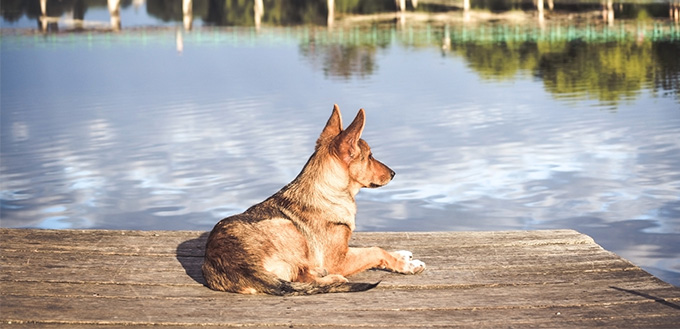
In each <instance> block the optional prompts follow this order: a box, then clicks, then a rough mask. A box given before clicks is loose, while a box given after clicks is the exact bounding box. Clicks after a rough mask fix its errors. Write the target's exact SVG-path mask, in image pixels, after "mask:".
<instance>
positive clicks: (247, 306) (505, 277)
mask: <svg viewBox="0 0 680 329" xmlns="http://www.w3.org/2000/svg"><path fill="white" fill-rule="evenodd" d="M206 236H207V234H206V233H205V232H188V231H102V230H85V231H75V230H24V229H0V266H2V267H1V270H2V272H1V273H0V297H1V300H0V326H1V327H3V328H118V327H126V328H129V327H148V326H152V325H153V326H157V327H159V328H180V327H181V328H198V327H217V328H219V327H265V326H266V327H274V328H294V327H325V328H346V327H386V328H399V327H407V328H416V327H462V328H465V327H471V328H504V327H515V328H528V327H550V328H562V327H574V328H584V327H612V328H614V327H616V328H624V327H625V328H631V327H639V328H653V327H657V328H673V327H675V328H678V327H680V288H677V287H674V286H672V285H670V284H667V283H664V282H662V281H660V280H659V279H657V278H655V277H653V276H652V275H650V274H648V273H646V272H644V271H643V270H641V269H640V268H639V267H637V266H635V265H633V264H632V263H630V262H628V261H626V260H624V259H622V258H620V257H618V256H616V255H615V254H613V253H611V252H608V251H606V250H604V249H602V248H601V247H600V246H599V245H597V244H596V243H595V242H594V241H593V240H592V239H591V238H590V237H588V236H586V235H583V234H580V233H578V232H575V231H571V230H552V231H521V232H518V231H513V232H438V233H356V234H355V236H354V238H353V241H352V242H353V245H355V246H373V245H377V246H381V247H384V248H386V249H388V250H396V249H407V250H411V251H413V253H414V255H415V256H416V257H417V258H419V259H421V260H422V261H424V262H425V263H426V264H427V266H428V268H427V270H426V271H425V272H424V273H422V274H420V275H415V276H406V275H399V274H394V273H388V272H384V271H377V270H376V271H369V272H366V273H363V274H359V275H357V276H354V277H350V280H352V281H361V282H376V281H378V280H382V283H381V284H380V285H379V286H378V287H377V288H375V289H373V290H370V291H367V292H361V293H343V294H326V295H315V296H300V297H275V296H244V295H237V294H230V293H222V292H215V291H211V290H209V289H208V288H206V287H205V286H204V285H203V279H202V277H201V272H200V265H201V263H202V257H203V248H204V244H205V239H206Z"/></svg>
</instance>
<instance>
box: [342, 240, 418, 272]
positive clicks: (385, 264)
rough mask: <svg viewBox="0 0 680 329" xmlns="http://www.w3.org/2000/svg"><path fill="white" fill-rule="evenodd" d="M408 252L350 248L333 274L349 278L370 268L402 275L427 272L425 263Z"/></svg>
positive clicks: (373, 248)
mask: <svg viewBox="0 0 680 329" xmlns="http://www.w3.org/2000/svg"><path fill="white" fill-rule="evenodd" d="M412 258H413V257H412V254H411V253H410V252H408V251H403V250H402V251H397V252H393V253H389V252H387V251H385V250H383V249H382V248H378V247H372V248H349V250H348V251H347V255H346V256H345V259H344V260H343V261H342V262H341V264H338V267H337V268H336V269H333V271H332V272H333V273H338V274H340V275H343V276H349V275H352V274H355V273H358V272H361V271H364V270H367V269H369V268H379V269H384V270H389V271H393V272H397V273H402V274H417V273H420V272H422V271H423V270H425V263H423V262H421V261H419V260H413V259H412Z"/></svg>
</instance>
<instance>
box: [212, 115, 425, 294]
mask: <svg viewBox="0 0 680 329" xmlns="http://www.w3.org/2000/svg"><path fill="white" fill-rule="evenodd" d="M364 123H365V115H364V110H363V109H360V110H359V113H358V114H357V116H356V118H355V119H354V121H353V122H352V123H351V124H350V125H349V127H347V129H345V130H343V129H342V119H341V117H340V110H339V108H338V106H337V105H335V106H334V108H333V113H332V115H331V117H330V119H329V120H328V122H327V123H326V126H325V128H324V129H323V131H322V132H321V136H319V139H318V140H317V142H316V151H315V152H314V154H312V156H311V157H310V158H309V160H308V161H307V164H306V165H305V167H304V168H303V169H302V171H301V172H300V174H299V175H298V176H297V177H296V178H295V180H293V181H292V182H291V183H289V184H288V185H286V186H285V187H283V188H282V189H281V190H280V191H278V192H277V193H276V194H274V195H273V196H271V197H269V198H268V199H266V200H265V201H263V202H262V203H259V204H256V205H254V206H252V207H250V208H249V209H248V210H246V211H245V212H244V213H242V214H238V215H234V216H231V217H227V218H225V219H222V220H221V221H220V222H218V223H217V224H216V225H215V228H213V230H212V232H211V233H210V236H209V237H208V242H207V245H206V250H205V260H204V263H203V276H204V278H205V280H206V283H207V285H208V287H210V288H212V289H214V290H221V291H230V292H237V293H243V294H259V293H267V294H273V295H307V294H315V293H324V292H350V291H363V290H368V289H371V288H373V287H375V286H377V285H378V283H375V284H370V283H350V282H348V280H347V279H346V278H345V277H346V276H349V275H352V274H354V273H357V272H360V271H364V270H366V269H369V268H380V269H386V270H390V271H394V272H398V273H404V274H416V273H420V272H422V271H423V270H424V269H425V264H424V263H423V262H421V261H418V260H412V259H411V258H412V257H411V253H410V252H407V251H397V252H392V253H388V252H387V251H385V250H383V249H381V248H378V247H373V248H350V247H349V245H348V243H349V239H350V235H351V234H352V231H353V230H354V227H355V224H354V216H355V214H356V203H355V201H354V197H355V195H356V194H357V193H358V192H359V189H361V188H362V187H380V186H383V185H385V184H387V183H388V182H389V181H390V180H392V177H394V172H393V171H392V170H391V169H390V168H388V167H387V166H386V165H384V164H382V163H381V162H380V161H378V160H376V159H374V158H373V156H372V154H371V149H370V148H369V146H368V144H367V143H366V142H365V141H364V140H363V139H361V133H362V131H363V129H364Z"/></svg>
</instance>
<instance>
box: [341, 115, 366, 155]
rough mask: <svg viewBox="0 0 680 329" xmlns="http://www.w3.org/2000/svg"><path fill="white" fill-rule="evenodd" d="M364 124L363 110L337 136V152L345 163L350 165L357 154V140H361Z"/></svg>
mask: <svg viewBox="0 0 680 329" xmlns="http://www.w3.org/2000/svg"><path fill="white" fill-rule="evenodd" d="M365 124H366V115H365V114H364V109H359V113H357V116H356V118H354V121H352V123H351V124H350V125H349V126H348V127H347V129H345V130H343V131H342V133H340V136H338V139H337V141H336V143H337V144H336V147H337V152H338V155H340V158H341V159H342V160H344V161H345V162H346V163H350V162H351V161H352V159H354V157H355V156H356V154H357V153H358V152H359V139H361V133H362V132H363V131H364V125H365Z"/></svg>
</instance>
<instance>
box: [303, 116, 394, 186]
mask: <svg viewBox="0 0 680 329" xmlns="http://www.w3.org/2000/svg"><path fill="white" fill-rule="evenodd" d="M365 123H366V116H365V114H364V109H360V110H359V113H357V116H356V117H355V118H354V121H352V123H351V124H350V125H349V126H348V127H347V129H344V130H343V129H342V118H341V117H340V109H339V108H338V105H335V106H334V107H333V113H332V114H331V117H330V119H328V122H327V123H326V127H324V129H323V131H322V132H321V136H319V139H318V140H317V142H316V148H317V150H318V149H319V148H321V147H328V150H329V152H330V153H331V154H332V155H333V156H335V157H336V158H337V160H339V161H340V162H341V163H342V164H343V165H345V166H347V167H346V168H347V170H348V173H349V178H350V185H352V186H356V187H357V189H356V190H357V191H358V188H361V187H370V188H374V187H380V186H383V185H385V184H387V183H389V182H390V181H391V180H392V177H394V174H395V173H394V171H392V169H390V168H389V167H387V166H386V165H384V164H383V163H382V162H380V161H378V160H376V159H375V158H374V157H373V153H371V148H370V147H369V146H368V143H366V141H364V140H363V139H361V133H362V132H363V130H364V124H365Z"/></svg>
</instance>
